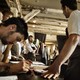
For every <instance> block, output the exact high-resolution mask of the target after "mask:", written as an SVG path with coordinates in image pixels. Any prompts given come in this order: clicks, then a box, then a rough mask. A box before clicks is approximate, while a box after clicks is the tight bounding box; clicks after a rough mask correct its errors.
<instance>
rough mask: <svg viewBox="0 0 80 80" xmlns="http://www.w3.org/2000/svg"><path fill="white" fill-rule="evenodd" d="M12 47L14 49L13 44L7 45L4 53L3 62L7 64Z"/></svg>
mask: <svg viewBox="0 0 80 80" xmlns="http://www.w3.org/2000/svg"><path fill="white" fill-rule="evenodd" d="M11 47H12V44H11V45H7V48H6V50H5V51H4V52H3V55H4V57H3V60H2V62H5V63H6V62H7V59H8V56H9V51H10V50H11Z"/></svg>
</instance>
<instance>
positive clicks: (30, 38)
mask: <svg viewBox="0 0 80 80" xmlns="http://www.w3.org/2000/svg"><path fill="white" fill-rule="evenodd" d="M28 40H29V42H31V43H32V42H33V41H34V39H33V36H32V35H30V36H29V37H28Z"/></svg>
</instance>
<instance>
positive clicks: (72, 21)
mask: <svg viewBox="0 0 80 80" xmlns="http://www.w3.org/2000/svg"><path fill="white" fill-rule="evenodd" d="M61 5H62V10H63V14H64V15H65V17H66V18H69V20H68V34H69V36H68V39H67V40H66V42H65V44H64V47H63V49H62V50H61V52H60V55H59V56H58V57H57V59H56V60H55V61H54V63H53V64H52V65H51V66H50V67H49V68H48V71H47V72H46V73H44V74H43V76H44V77H45V78H51V77H52V78H57V77H58V76H59V74H60V71H61V66H62V64H63V63H64V62H66V60H68V59H69V58H70V62H69V64H68V69H67V71H66V72H65V77H64V80H80V47H79V46H78V45H79V42H80V11H78V10H77V1H76V0H61Z"/></svg>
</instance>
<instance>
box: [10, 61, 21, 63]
mask: <svg viewBox="0 0 80 80" xmlns="http://www.w3.org/2000/svg"><path fill="white" fill-rule="evenodd" d="M19 62H20V61H10V63H19Z"/></svg>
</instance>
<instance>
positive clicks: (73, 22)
mask: <svg viewBox="0 0 80 80" xmlns="http://www.w3.org/2000/svg"><path fill="white" fill-rule="evenodd" d="M68 33H69V35H70V34H79V35H80V11H79V10H75V11H73V12H72V13H71V15H70V17H69V20H68Z"/></svg>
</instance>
